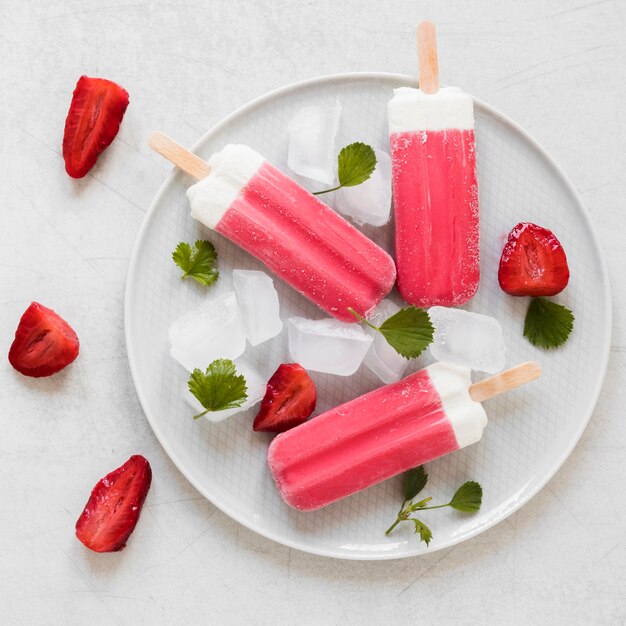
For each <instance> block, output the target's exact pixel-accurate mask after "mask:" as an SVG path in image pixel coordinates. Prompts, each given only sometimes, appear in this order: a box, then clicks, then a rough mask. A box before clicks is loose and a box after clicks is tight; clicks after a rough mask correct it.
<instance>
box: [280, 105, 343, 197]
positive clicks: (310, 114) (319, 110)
mask: <svg viewBox="0 0 626 626" xmlns="http://www.w3.org/2000/svg"><path fill="white" fill-rule="evenodd" d="M340 117H341V104H340V103H339V101H338V100H337V101H336V102H335V104H334V105H333V106H330V107H328V106H326V107H324V106H308V107H305V108H303V109H301V110H300V111H298V112H297V113H296V114H295V115H294V117H293V118H292V119H291V121H290V122H289V124H288V126H287V130H288V132H289V147H288V153H287V164H288V166H289V169H291V170H292V171H293V172H295V173H296V174H300V175H302V176H306V177H307V178H311V179H312V180H318V181H320V182H322V183H327V184H329V185H332V184H333V183H334V182H335V169H334V161H335V141H336V138H337V131H338V130H339V118H340Z"/></svg>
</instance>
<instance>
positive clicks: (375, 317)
mask: <svg viewBox="0 0 626 626" xmlns="http://www.w3.org/2000/svg"><path fill="white" fill-rule="evenodd" d="M399 310H400V307H399V306H398V305H397V304H395V302H392V301H391V300H387V299H385V300H383V301H382V302H381V303H380V304H379V305H378V306H377V307H376V309H375V310H374V311H373V313H372V314H371V315H369V316H368V318H367V319H368V321H369V322H370V323H372V324H374V326H380V325H381V324H382V323H383V322H384V321H385V320H386V319H387V318H388V317H391V316H392V315H394V314H395V313H397V312H398V311H399ZM363 329H364V330H365V332H366V333H367V334H368V335H370V336H371V337H372V338H373V341H372V345H371V346H370V349H369V350H368V351H367V354H366V355H365V359H364V360H363V363H364V364H365V366H366V367H367V368H368V369H369V370H371V371H372V372H373V373H374V374H376V376H378V378H380V380H382V381H383V382H384V383H385V384H387V385H388V384H389V383H395V382H396V381H398V380H400V379H401V378H402V376H403V374H404V372H405V370H406V368H407V366H408V364H409V360H408V359H405V358H404V357H403V356H402V355H401V354H398V353H397V352H396V351H395V350H394V349H393V348H392V347H391V346H390V345H389V344H388V343H387V340H386V339H385V338H384V337H383V335H382V334H381V333H379V332H378V331H376V330H374V329H373V328H370V327H369V326H364V327H363Z"/></svg>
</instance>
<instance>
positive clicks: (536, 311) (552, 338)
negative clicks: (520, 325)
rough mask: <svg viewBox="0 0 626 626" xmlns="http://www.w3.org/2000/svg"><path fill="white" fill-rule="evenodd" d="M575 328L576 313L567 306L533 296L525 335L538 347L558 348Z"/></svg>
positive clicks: (525, 325) (525, 323) (529, 306)
mask: <svg viewBox="0 0 626 626" xmlns="http://www.w3.org/2000/svg"><path fill="white" fill-rule="evenodd" d="M573 329H574V314H573V313H572V311H570V310H569V309H568V308H567V307H564V306H563V305H561V304H557V303H556V302H552V301H551V300H547V299H546V298H533V299H532V300H531V301H530V304H529V305H528V311H527V312H526V319H525V320H524V337H526V339H528V341H530V343H532V344H533V346H537V347H538V348H545V349H546V350H550V349H551V348H558V347H559V346H561V345H563V344H564V343H565V342H566V341H567V339H568V338H569V336H570V334H571V332H572V330H573Z"/></svg>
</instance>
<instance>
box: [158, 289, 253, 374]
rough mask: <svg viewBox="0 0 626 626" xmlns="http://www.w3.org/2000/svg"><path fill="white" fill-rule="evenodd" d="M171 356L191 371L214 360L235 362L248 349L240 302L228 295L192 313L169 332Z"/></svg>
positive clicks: (223, 295) (178, 321)
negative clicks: (240, 312)
mask: <svg viewBox="0 0 626 626" xmlns="http://www.w3.org/2000/svg"><path fill="white" fill-rule="evenodd" d="M169 339H170V345H171V350H170V351H171V354H172V356H173V357H174V358H175V359H176V360H177V361H178V362H179V363H180V364H181V365H182V366H183V367H184V368H185V369H187V370H188V371H190V372H191V371H193V370H194V369H195V368H200V369H205V368H206V367H207V366H208V365H209V363H211V362H212V361H214V360H215V359H220V358H227V359H236V358H237V357H239V356H241V355H242V354H243V351H244V349H245V347H246V333H245V331H244V328H243V324H242V323H241V317H240V315H239V307H238V306H237V298H236V297H235V294H234V292H232V291H229V292H227V293H224V294H222V295H220V296H218V297H217V298H214V299H213V300H210V301H208V302H206V303H205V304H204V305H203V306H201V307H200V308H199V309H196V310H194V311H189V312H188V313H185V314H184V315H183V316H182V317H180V318H178V319H177V320H176V321H175V322H174V323H173V324H172V325H171V326H170V328H169Z"/></svg>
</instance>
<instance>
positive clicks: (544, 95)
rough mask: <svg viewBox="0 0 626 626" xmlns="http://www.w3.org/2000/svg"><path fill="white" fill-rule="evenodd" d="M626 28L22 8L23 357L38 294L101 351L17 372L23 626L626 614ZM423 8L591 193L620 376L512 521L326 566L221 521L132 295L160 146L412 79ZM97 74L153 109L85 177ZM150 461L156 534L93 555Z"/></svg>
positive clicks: (3, 559)
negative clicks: (290, 95)
mask: <svg viewBox="0 0 626 626" xmlns="http://www.w3.org/2000/svg"><path fill="white" fill-rule="evenodd" d="M625 12H626V6H625V5H624V3H623V2H621V1H620V0H614V1H611V0H600V1H598V0H596V1H595V2H590V3H587V4H585V3H584V2H583V1H582V0H572V1H567V2H566V1H565V0H561V1H559V2H556V1H548V0H530V1H526V2H518V1H517V0H503V1H502V2H499V3H497V4H494V3H492V2H487V0H482V1H481V2H476V1H475V2H472V3H469V2H465V1H460V0H459V1H458V2H450V1H437V2H434V1H432V2H428V3H427V2H416V1H412V2H380V1H376V2H374V1H367V2H365V1H360V2H359V1H357V0H342V1H341V2H339V1H337V0H334V1H331V0H325V1H323V2H306V1H303V0H292V1H275V2H271V1H270V0H267V1H266V2H263V3H261V2H260V1H257V2H252V1H248V2H240V1H233V0H196V1H195V2H181V1H174V0H171V1H165V0H163V1H161V2H156V1H154V2H141V1H136V2H133V1H132V0H130V1H128V2H124V1H123V0H117V2H111V1H107V0H99V1H95V0H75V1H73V2H71V1H64V2H61V1H52V0H24V1H22V0H19V1H18V0H2V2H0V85H1V86H2V96H1V97H0V216H1V217H0V251H1V256H0V297H1V299H2V307H1V308H0V353H3V354H6V353H7V352H8V348H9V345H10V343H11V340H12V336H13V332H14V329H15V326H16V324H17V320H18V319H19V316H20V315H21V313H22V312H23V310H24V309H25V308H26V306H27V305H28V303H29V302H30V301H31V300H33V299H35V300H39V301H41V302H42V303H44V304H46V305H48V306H51V307H52V308H54V309H56V310H58V311H59V312H60V313H61V314H62V315H63V316H64V317H66V318H67V319H68V320H69V321H70V322H71V324H72V325H73V326H74V328H75V329H76V331H77V333H78V335H79V337H80V339H81V355H80V357H79V360H78V361H77V362H76V363H75V364H74V365H73V366H72V367H70V368H68V369H67V370H66V371H65V372H64V373H62V374H60V375H58V376H56V377H54V378H52V379H48V380H39V381H33V380H29V379H26V378H23V377H21V376H19V375H18V374H16V373H15V372H14V371H13V370H12V368H11V367H10V366H9V365H8V363H7V362H6V361H4V362H2V363H0V407H1V410H0V428H1V430H0V607H1V609H2V617H1V618H0V619H1V621H2V623H3V624H4V623H6V624H22V623H23V624H40V623H41V624H49V623H60V624H84V623H91V624H101V623H102V624H117V623H119V624H143V623H146V624H155V623H167V624H170V623H171V624H195V623H216V624H217V623H219V624H221V623H224V624H231V623H232V624H238V623H243V622H247V623H252V624H256V623H259V624H264V623H272V624H282V623H296V622H297V623H299V624H309V623H311V624H317V623H319V624H326V623H328V624H334V623H343V624H346V623H359V624H360V623H368V624H369V623H372V624H386V623H397V622H400V621H403V622H406V621H410V622H412V623H420V624H421V623H426V624H429V623H437V624H464V623H473V624H474V623H478V624H482V623H485V624H502V623H507V624H531V623H532V624H561V623H562V624H591V623H593V624H624V623H626V584H625V580H626V539H625V538H624V530H625V529H626V523H625V521H624V520H625V517H626V489H625V488H624V478H623V477H624V475H625V474H626V426H625V420H626V416H625V415H624V411H623V407H624V405H625V404H626V388H625V386H624V385H623V383H622V380H623V378H624V376H625V375H626V328H625V323H624V322H625V318H624V313H623V312H622V310H621V309H622V307H623V305H624V304H626V286H625V283H624V280H623V277H622V273H623V270H622V267H623V265H624V263H625V262H626V246H625V245H624V236H625V228H624V224H625V220H624V215H625V211H626V207H624V194H623V186H624V183H625V177H624V171H625V169H626V156H625V151H624V147H623V144H624V141H626V122H625V121H624V120H625V116H626V113H625V112H624V109H623V107H621V106H619V104H620V103H623V102H624V101H626V70H625V69H624V68H625V67H626V16H625ZM422 18H430V19H434V20H436V21H437V23H438V27H439V41H440V47H441V52H440V64H441V68H442V78H443V80H444V81H445V82H447V83H450V84H459V85H461V86H463V87H464V88H466V89H467V90H468V91H471V92H472V93H474V94H475V95H476V96H477V97H479V98H481V99H483V100H485V101H487V102H489V103H490V104H492V105H494V106H495V107H496V108H498V109H500V110H502V111H503V112H504V113H505V114H507V115H509V116H510V117H511V118H513V119H514V120H516V121H517V122H518V123H520V124H521V125H522V126H523V127H524V128H525V129H526V130H528V131H529V132H530V133H531V134H532V135H534V136H535V138H536V139H538V140H539V142H540V143H542V144H543V145H544V147H545V148H546V149H547V150H548V151H549V152H550V153H551V154H552V155H553V156H554V157H555V158H556V160H557V161H558V162H559V163H560V164H561V165H562V166H563V167H564V169H565V171H566V172H567V174H568V175H569V176H570V178H571V179H572V181H573V182H574V184H575V186H576V187H577V189H578V190H579V192H580V193H581V195H582V197H583V200H584V201H585V203H586V205H587V207H588V208H589V210H590V212H591V214H592V217H593V218H594V221H595V223H596V225H597V228H598V231H599V234H600V238H601V241H602V243H603V246H604V249H605V251H606V255H607V257H608V261H609V267H610V271H611V277H612V286H613V290H614V300H615V328H614V337H613V349H612V353H611V362H610V365H609V372H608V376H607V380H606V384H605V387H604V391H603V394H602V396H601V399H600V402H599V404H598V408H597V410H596V412H595V414H594V416H593V418H592V421H591V423H590V426H589V428H588V429H587V431H586V433H585V435H584V436H583V438H582V440H581V442H580V444H579V445H578V447H577V448H576V450H575V451H574V453H573V454H572V456H571V457H570V459H569V460H568V461H567V463H566V464H565V466H564V467H563V468H562V469H561V471H560V472H559V473H558V474H557V476H556V477H555V478H554V479H553V480H552V481H551V482H550V483H549V485H548V486H547V487H546V488H545V489H544V490H543V491H542V492H541V493H540V494H539V495H538V496H536V497H535V498H534V499H533V500H532V501H531V502H530V503H529V504H528V505H527V506H525V507H524V508H523V509H522V510H520V511H519V512H518V513H516V514H515V515H513V516H512V517H510V518H509V519H508V520H507V521H506V522H504V523H502V524H500V525H499V526H497V527H495V528H494V529H492V530H490V531H488V532H486V533H484V534H483V535H481V536H479V537H478V538H476V539H473V540H471V541H469V542H466V543H464V544H461V545H458V546H456V547H455V548H452V549H448V550H444V551H441V552H437V553H434V554H432V555H427V556H425V557H420V558H416V559H410V560H403V561H395V562H388V563H355V562H347V561H334V560H328V559H323V558H320V557H314V556H310V555H306V554H303V553H300V552H297V551H294V550H289V549H288V548H285V547H282V546H280V545H277V544H274V543H271V542H270V541H267V540H265V539H262V538H259V537H257V536H256V535H254V534H253V533H251V532H250V531H248V530H245V529H243V528H241V527H239V526H238V525H237V524H236V523H234V522H232V521H231V520H230V519H228V518H227V517H225V516H224V515H222V514H221V513H220V512H218V511H216V510H215V509H214V507H213V506H212V505H210V504H209V503H208V502H206V501H205V500H204V499H203V498H201V497H199V495H198V494H197V493H196V492H195V491H194V490H193V489H192V488H191V487H190V486H189V485H188V484H187V483H186V481H185V480H184V479H183V478H182V476H181V475H180V474H179V473H178V471H177V470H176V469H175V467H174V466H173V465H172V464H171V463H170V461H169V460H168V459H167V457H166V456H165V454H164V453H163V451H162V450H161V448H160V446H159V444H158V443H157V442H156V440H155V438H154V436H153V435H152V433H151V431H150V428H149V426H148V424H147V422H146V420H145V418H144V416H143V414H142V411H141V409H140V407H139V404H138V401H137V398H136V395H135V391H134V388H133V385H132V381H131V379H130V373H129V370H128V365H127V362H126V355H125V349H124V343H123V318H122V312H123V289H124V280H125V274H126V269H127V265H128V259H129V255H130V252H131V249H132V245H133V241H134V238H135V235H136V232H137V230H138V228H139V226H140V224H141V220H142V219H143V216H144V213H145V210H146V208H147V207H148V205H149V203H150V200H151V198H152V196H153V195H154V193H155V192H156V190H157V188H158V186H159V184H160V183H161V181H162V179H163V177H164V175H165V173H166V171H167V170H168V167H167V165H166V164H165V163H164V162H162V161H161V160H160V159H159V158H158V157H156V156H155V155H152V154H150V153H149V151H148V149H147V147H146V145H145V139H146V137H147V135H148V133H149V131H151V130H153V129H155V128H162V129H165V130H167V131H168V132H169V133H171V134H172V135H173V136H174V137H176V138H177V139H178V140H180V141H181V142H182V143H187V144H191V143H193V142H194V141H195V140H196V139H197V138H198V136H199V135H200V134H201V133H203V132H204V131H205V130H206V129H207V128H208V127H209V126H211V125H212V124H213V123H214V122H216V121H217V120H219V119H220V118H221V117H223V116H224V115H225V114H227V113H229V112H230V111H231V110H233V109H234V108H236V107H238V106H239V105H241V104H243V103H245V102H246V101H248V100H250V99H251V98H253V97H255V96H258V95H260V94H262V93H264V92H266V91H268V90H270V89H273V88H275V87H279V86H281V85H283V84H286V83H289V82H292V81H295V80H299V79H302V78H307V77H310V76H315V75H319V74H326V73H334V72H342V71H359V70H364V71H365V70H380V71H391V72H406V73H410V72H412V71H414V69H415V59H414V57H415V46H414V34H413V33H414V26H415V24H416V22H417V21H418V20H419V19H422ZM83 73H86V74H90V75H101V76H104V77H107V78H111V79H113V80H116V81H118V82H120V83H121V84H122V85H123V86H124V87H126V89H128V91H129V92H130V95H131V105H130V107H129V109H128V112H127V114H126V117H125V119H124V123H123V125H122V129H121V132H120V134H119V136H118V138H117V140H116V141H115V143H114V144H113V145H112V146H111V148H110V149H109V150H108V152H107V153H106V155H105V156H104V157H103V158H101V159H100V161H99V163H98V165H97V166H96V168H94V170H92V173H91V174H90V175H88V176H87V177H86V178H85V179H83V180H82V181H79V182H74V181H72V180H70V179H69V178H68V177H67V176H66V175H65V172H64V169H63V160H62V158H61V156H60V143H61V138H62V133H63V123H64V120H65V115H66V113H67V107H68V105H69V101H70V97H71V92H72V89H73V87H74V84H75V82H76V80H77V78H78V76H80V74H83ZM569 252H570V254H575V251H569ZM3 358H4V357H3ZM135 452H140V453H143V454H144V455H146V456H147V457H148V458H149V460H150V462H151V464H152V467H153V472H154V483H153V487H152V489H151V491H150V495H149V497H148V500H147V504H146V507H145V509H144V513H143V515H142V519H141V521H140V523H139V525H138V527H137V530H136V531H135V533H134V534H133V536H132V539H131V541H130V542H129V545H128V547H127V549H126V550H124V551H123V552H121V553H119V554H114V555H96V554H92V553H89V552H88V551H87V550H86V549H85V548H83V546H82V545H81V544H80V543H78V542H77V541H76V540H75V539H74V537H73V525H74V522H75V520H76V517H77V516H78V514H79V513H80V511H81V509H82V506H83V505H84V503H85V500H86V498H87V495H88V492H89V489H90V488H91V487H92V486H93V484H94V483H95V481H96V480H97V479H98V478H100V477H101V476H102V475H103V474H104V473H106V472H107V471H109V470H110V469H113V468H114V467H116V466H117V465H119V464H120V463H121V462H123V461H124V460H125V459H126V458H127V457H128V456H129V455H130V454H132V453H135Z"/></svg>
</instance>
